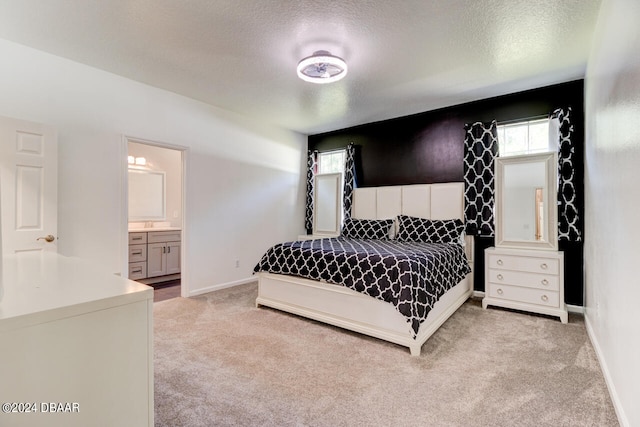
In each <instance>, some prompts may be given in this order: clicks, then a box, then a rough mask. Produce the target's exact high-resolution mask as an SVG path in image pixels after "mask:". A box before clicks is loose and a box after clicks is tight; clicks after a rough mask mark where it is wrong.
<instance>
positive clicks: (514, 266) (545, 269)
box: [482, 248, 568, 323]
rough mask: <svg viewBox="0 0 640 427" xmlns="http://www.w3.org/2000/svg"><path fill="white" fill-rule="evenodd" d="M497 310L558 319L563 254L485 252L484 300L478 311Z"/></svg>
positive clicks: (564, 320) (562, 312) (563, 314)
mask: <svg viewBox="0 0 640 427" xmlns="http://www.w3.org/2000/svg"><path fill="white" fill-rule="evenodd" d="M490 305H492V306H498V307H506V308H512V309H516V310H523V311H529V312H533V313H540V314H546V315H550V316H558V317H560V321H561V322H562V323H567V321H568V313H567V308H566V305H565V303H564V254H563V253H562V252H557V251H538V250H529V251H527V250H523V249H508V248H488V249H486V250H485V297H484V298H483V300H482V307H483V308H487V306H490Z"/></svg>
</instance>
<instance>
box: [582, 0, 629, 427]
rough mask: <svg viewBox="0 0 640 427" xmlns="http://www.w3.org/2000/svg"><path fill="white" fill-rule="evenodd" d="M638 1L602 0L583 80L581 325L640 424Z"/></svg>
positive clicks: (624, 410) (621, 410)
mask: <svg viewBox="0 0 640 427" xmlns="http://www.w3.org/2000/svg"><path fill="white" fill-rule="evenodd" d="M638 17H640V2H638V1H637V0H615V1H609V0H605V1H604V2H603V5H602V9H601V12H600V17H599V21H598V29H597V32H596V35H595V39H594V40H595V46H594V49H593V51H592V52H591V57H590V60H589V65H588V67H587V75H586V82H585V91H586V93H585V110H586V116H585V118H586V120H585V123H586V142H585V147H586V159H585V168H586V171H585V193H586V206H585V227H586V228H585V270H586V271H585V277H586V319H587V326H588V328H589V332H590V335H591V338H592V341H593V342H594V344H595V345H596V348H597V351H598V352H599V356H600V359H601V363H602V364H603V365H604V370H605V376H606V377H607V379H608V383H609V385H610V390H611V391H612V397H613V399H614V404H615V405H616V407H617V410H618V416H619V419H620V420H621V423H622V424H623V425H628V426H640V405H638V402H640V317H639V316H638V307H640V279H639V278H640V273H639V271H638V255H639V253H640V252H639V251H638V247H639V246H638V243H639V242H640V228H639V227H638V226H637V224H636V223H637V221H638V218H640V185H639V183H640V168H639V166H640V51H639V50H638V46H640V26H638Z"/></svg>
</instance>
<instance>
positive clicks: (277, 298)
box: [256, 183, 473, 356]
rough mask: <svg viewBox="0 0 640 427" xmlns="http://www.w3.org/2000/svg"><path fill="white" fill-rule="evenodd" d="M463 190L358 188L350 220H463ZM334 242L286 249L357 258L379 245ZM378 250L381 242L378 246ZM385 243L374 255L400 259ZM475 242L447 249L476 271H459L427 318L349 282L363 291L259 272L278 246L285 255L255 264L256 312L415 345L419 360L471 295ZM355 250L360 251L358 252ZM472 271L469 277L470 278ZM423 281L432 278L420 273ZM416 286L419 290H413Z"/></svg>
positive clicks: (430, 186)
mask: <svg viewBox="0 0 640 427" xmlns="http://www.w3.org/2000/svg"><path fill="white" fill-rule="evenodd" d="M463 191H464V186H463V183H444V184H428V185H426V184H425V185H408V186H393V187H368V188H358V189H355V190H354V199H353V209H352V218H354V219H356V220H384V219H390V218H397V217H398V216H401V218H403V217H404V218H407V217H410V218H425V219H430V220H452V219H458V220H462V219H463V216H464V204H463V200H464V199H463ZM457 222H460V221H457ZM329 237H332V236H308V238H307V239H311V240H307V241H299V242H291V243H287V244H285V245H288V246H286V249H287V250H288V251H296V254H298V255H300V254H302V253H303V252H307V253H310V252H313V251H317V250H319V248H321V247H323V246H330V247H333V246H341V247H342V246H346V247H347V250H348V251H349V253H351V254H352V255H353V252H354V251H356V252H357V251H359V250H360V247H361V246H363V247H365V249H364V250H371V249H370V248H369V245H373V244H374V243H375V242H374V243H368V242H358V241H355V243H354V242H352V241H350V240H349V239H343V238H342V237H338V238H335V239H328V238H329ZM312 239H321V240H318V241H315V240H312ZM377 244H378V243H375V245H377ZM381 244H382V249H381V248H380V247H379V246H375V245H374V246H373V250H375V251H389V252H392V253H394V254H396V253H395V251H396V250H402V245H396V243H395V242H394V241H386V242H382V243H381ZM472 244H473V241H472V239H470V238H468V237H467V238H465V244H464V246H460V245H447V246H452V248H451V250H449V252H451V253H454V252H455V251H453V249H454V248H453V246H457V249H459V250H461V251H462V252H463V255H462V256H463V257H464V258H466V260H465V261H468V266H469V267H470V268H469V267H467V270H465V271H463V272H462V273H463V274H460V271H458V276H457V278H456V280H455V283H451V284H449V285H448V286H446V287H444V288H445V289H442V290H441V291H439V292H432V293H437V294H438V295H436V297H437V301H434V302H433V303H430V304H428V308H427V310H426V311H427V313H425V312H424V311H425V310H421V309H419V308H418V309H415V307H414V309H415V310H413V311H411V310H409V309H402V307H399V305H398V304H397V303H396V304H394V303H393V302H392V303H390V302H387V301H383V300H382V299H381V298H380V297H379V296H377V295H376V296H374V297H372V296H370V295H367V294H365V293H362V291H363V290H362V289H359V288H358V285H357V284H356V283H349V285H350V286H351V287H353V288H354V289H359V290H360V291H361V292H358V291H356V290H353V289H350V288H349V287H347V286H346V285H345V286H343V285H339V284H334V283H328V281H326V280H313V279H310V278H304V277H300V276H298V275H295V274H300V271H298V270H294V271H290V270H278V271H286V272H287V273H290V274H276V273H270V272H266V271H261V270H262V267H261V264H263V263H264V260H265V259H268V258H269V254H270V252H269V251H273V250H274V248H276V247H278V248H280V251H282V247H280V246H279V245H276V246H274V248H271V249H270V250H269V251H268V252H267V253H266V254H265V256H264V257H263V259H262V260H261V261H260V263H258V266H256V270H258V272H257V276H258V297H257V299H256V306H257V307H259V306H267V307H271V308H275V309H278V310H282V311H286V312H289V313H293V314H296V315H300V316H304V317H307V318H311V319H314V320H317V321H320V322H324V323H328V324H331V325H334V326H338V327H342V328H345V329H349V330H352V331H355V332H359V333H362V334H365V335H369V336H373V337H376V338H379V339H382V340H385V341H389V342H392V343H395V344H399V345H402V346H406V347H409V349H410V351H411V355H413V356H419V355H420V351H421V348H422V345H423V344H424V343H425V342H426V340H427V339H428V338H429V337H430V336H431V335H432V334H433V333H434V332H435V331H436V330H437V329H438V327H440V325H442V324H443V323H444V322H445V321H446V320H447V319H448V318H449V317H450V316H451V315H452V314H453V313H454V312H455V311H456V310H457V309H458V307H460V306H461V305H462V304H463V303H464V302H465V301H466V300H467V299H468V298H469V296H470V295H471V293H472V289H473V285H472V283H473V278H472V276H473V273H472V270H473V257H472V254H473V247H472ZM354 245H355V246H356V247H357V248H356V249H357V250H356V249H354V248H353V246H354ZM422 246H424V245H420V244H416V245H413V246H411V245H410V246H409V250H410V251H412V252H411V254H412V255H411V256H410V257H407V263H408V262H410V261H411V262H413V255H415V254H414V253H413V251H417V250H422V249H424V250H427V251H432V250H433V248H432V247H431V246H428V247H427V248H426V249H425V248H423V247H422ZM435 246H437V245H435ZM398 247H400V249H398ZM460 248H462V249H460ZM396 255H398V254H396ZM270 256H271V259H272V260H273V259H275V255H274V254H273V253H271V255H270ZM451 256H454V255H451ZM455 257H456V258H457V257H459V255H458V254H457V253H456V254H455ZM420 268H421V269H420V271H421V272H424V270H423V269H422V266H421V267H420ZM414 270H415V268H414ZM469 271H471V272H469ZM467 272H469V273H468V274H467ZM302 275H304V274H302ZM420 275H425V276H426V274H422V273H421V274H420ZM458 279H459V280H458ZM361 287H362V286H360V288H361ZM413 287H414V288H416V289H419V287H417V286H415V285H414V286H413ZM396 302H397V301H396ZM422 305H424V304H422ZM418 306H420V304H418ZM409 311H411V313H409ZM414 311H415V313H414Z"/></svg>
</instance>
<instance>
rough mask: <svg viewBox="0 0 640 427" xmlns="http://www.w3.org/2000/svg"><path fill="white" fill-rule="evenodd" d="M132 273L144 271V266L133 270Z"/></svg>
mask: <svg viewBox="0 0 640 427" xmlns="http://www.w3.org/2000/svg"><path fill="white" fill-rule="evenodd" d="M131 273H142V267H140V268H138V269H136V270H131Z"/></svg>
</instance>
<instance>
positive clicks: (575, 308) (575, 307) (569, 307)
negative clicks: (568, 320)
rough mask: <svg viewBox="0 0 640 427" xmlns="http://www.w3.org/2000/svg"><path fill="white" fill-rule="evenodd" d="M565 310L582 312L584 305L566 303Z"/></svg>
mask: <svg viewBox="0 0 640 427" xmlns="http://www.w3.org/2000/svg"><path fill="white" fill-rule="evenodd" d="M567 311H568V312H569V313H577V314H584V307H583V306H581V305H573V304H567Z"/></svg>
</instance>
